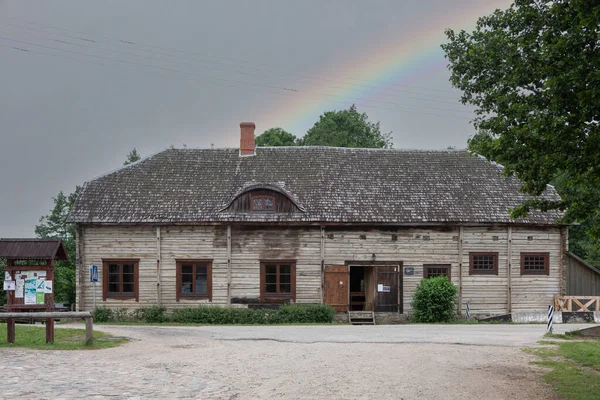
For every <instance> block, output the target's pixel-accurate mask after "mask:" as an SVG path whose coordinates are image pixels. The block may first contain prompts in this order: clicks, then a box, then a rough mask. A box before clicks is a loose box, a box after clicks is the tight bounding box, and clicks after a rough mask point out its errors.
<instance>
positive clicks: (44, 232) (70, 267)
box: [35, 186, 81, 304]
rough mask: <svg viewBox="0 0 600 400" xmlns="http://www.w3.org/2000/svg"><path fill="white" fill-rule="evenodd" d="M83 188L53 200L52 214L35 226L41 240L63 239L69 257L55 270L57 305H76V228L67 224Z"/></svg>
mask: <svg viewBox="0 0 600 400" xmlns="http://www.w3.org/2000/svg"><path fill="white" fill-rule="evenodd" d="M80 191H81V187H80V186H77V187H76V188H75V191H74V192H73V193H71V194H69V195H65V194H64V193H63V192H62V191H61V192H59V193H58V195H57V196H56V197H54V198H53V199H52V200H53V201H54V207H53V208H52V210H50V214H48V215H45V216H43V217H41V218H40V223H39V224H38V225H36V226H35V234H36V236H37V237H39V238H43V239H49V238H61V239H62V240H63V243H64V245H65V249H66V250H67V254H68V256H69V260H68V261H57V262H56V264H55V266H56V267H55V270H54V301H55V302H56V303H68V304H74V303H75V247H76V241H75V226H74V225H73V224H69V223H67V218H68V216H69V213H70V212H71V209H72V208H73V205H74V204H75V200H77V196H78V195H79V192H80Z"/></svg>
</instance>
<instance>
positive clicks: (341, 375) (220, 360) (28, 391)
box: [0, 325, 576, 400]
mask: <svg viewBox="0 0 600 400" xmlns="http://www.w3.org/2000/svg"><path fill="white" fill-rule="evenodd" d="M96 328H97V329H99V330H102V331H105V332H109V333H112V334H114V335H118V336H126V337H129V338H131V339H132V340H131V341H130V342H129V343H128V344H126V345H124V346H121V347H118V348H112V349H104V350H94V351H38V350H14V349H0V377H1V379H0V399H14V398H27V399H29V398H36V399H42V398H52V399H54V398H65V399H71V398H97V399H129V398H147V399H165V398H199V399H324V398H327V399H465V400H467V399H544V400H549V399H554V398H555V397H554V394H553V393H552V391H551V389H550V387H549V386H547V385H546V384H544V383H543V381H542V380H541V379H540V378H541V374H542V372H543V371H541V370H539V369H538V368H537V367H535V366H532V365H531V364H530V361H531V360H532V358H531V356H529V355H527V354H525V353H524V352H523V351H522V350H521V349H520V348H521V347H523V346H535V345H536V342H537V341H538V340H540V339H541V338H542V335H543V333H544V327H543V326H542V325H477V326H473V325H399V326H370V327H364V326H363V327H355V326H342V325H340V326H267V327H260V326H250V327H243V326H224V327H162V326H161V327H154V326H129V327H124V326H97V327H96ZM566 328H569V329H574V328H576V326H573V325H569V326H568V327H567V326H557V329H558V330H559V331H564V330H566Z"/></svg>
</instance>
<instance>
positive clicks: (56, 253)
mask: <svg viewBox="0 0 600 400" xmlns="http://www.w3.org/2000/svg"><path fill="white" fill-rule="evenodd" d="M0 258H8V259H12V260H52V259H54V260H68V259H69V258H68V256H67V251H66V250H65V246H64V245H63V242H62V240H61V239H0Z"/></svg>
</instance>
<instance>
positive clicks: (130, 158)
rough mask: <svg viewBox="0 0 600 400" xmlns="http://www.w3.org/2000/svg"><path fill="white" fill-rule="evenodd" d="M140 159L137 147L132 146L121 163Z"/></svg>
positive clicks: (127, 163)
mask: <svg viewBox="0 0 600 400" xmlns="http://www.w3.org/2000/svg"><path fill="white" fill-rule="evenodd" d="M141 159H142V157H141V156H140V155H139V153H138V151H137V149H136V148H135V147H134V148H133V150H131V151H130V152H129V154H127V159H126V160H125V161H124V162H123V165H129V164H131V163H134V162H136V161H139V160H141Z"/></svg>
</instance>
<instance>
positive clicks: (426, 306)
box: [411, 276, 458, 322]
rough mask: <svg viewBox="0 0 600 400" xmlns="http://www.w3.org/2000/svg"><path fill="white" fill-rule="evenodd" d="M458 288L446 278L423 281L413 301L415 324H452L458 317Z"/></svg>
mask: <svg viewBox="0 0 600 400" xmlns="http://www.w3.org/2000/svg"><path fill="white" fill-rule="evenodd" d="M457 291H458V290H457V288H456V286H454V285H453V284H452V283H451V282H450V281H449V280H448V278H446V277H445V276H437V277H435V278H429V279H422V280H421V283H419V286H417V290H416V292H415V295H414V297H413V300H412V303H411V304H412V307H413V315H412V317H411V320H413V321H414V322H450V321H452V320H454V318H455V316H456V293H457Z"/></svg>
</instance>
